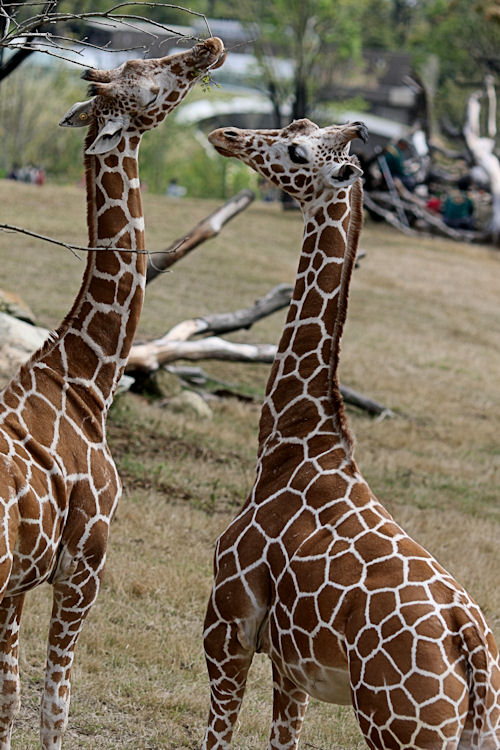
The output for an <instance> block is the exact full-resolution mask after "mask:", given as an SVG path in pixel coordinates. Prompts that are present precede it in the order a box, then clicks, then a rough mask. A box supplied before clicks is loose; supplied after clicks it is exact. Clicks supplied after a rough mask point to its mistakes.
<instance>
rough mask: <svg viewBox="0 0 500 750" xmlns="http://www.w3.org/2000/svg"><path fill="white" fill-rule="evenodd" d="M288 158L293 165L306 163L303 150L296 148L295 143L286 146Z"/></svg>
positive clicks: (299, 147)
mask: <svg viewBox="0 0 500 750" xmlns="http://www.w3.org/2000/svg"><path fill="white" fill-rule="evenodd" d="M288 156H289V157H290V159H291V160H292V161H293V163H294V164H307V162H308V159H307V157H306V152H305V151H304V149H303V148H302V147H301V146H297V145H296V144H295V143H292V145H291V146H288Z"/></svg>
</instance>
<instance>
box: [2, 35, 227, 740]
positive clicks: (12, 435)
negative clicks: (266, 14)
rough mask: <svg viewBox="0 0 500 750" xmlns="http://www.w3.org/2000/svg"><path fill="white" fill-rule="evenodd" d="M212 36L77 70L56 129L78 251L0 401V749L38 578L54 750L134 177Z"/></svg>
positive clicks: (98, 499) (91, 545) (97, 559)
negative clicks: (57, 315) (80, 131)
mask: <svg viewBox="0 0 500 750" xmlns="http://www.w3.org/2000/svg"><path fill="white" fill-rule="evenodd" d="M222 60H223V45H222V42H221V41H220V39H217V38H211V39H207V40H206V41H204V42H200V43H198V44H196V45H195V46H194V47H193V48H192V49H191V50H188V51H186V52H181V53H179V54H176V55H171V56H169V57H164V58H160V59H155V60H131V61H129V62H127V63H125V64H124V65H122V66H121V67H119V68H117V69H115V70H106V71H99V70H88V71H86V73H85V74H84V76H83V77H84V78H86V79H87V80H89V81H91V85H90V93H91V94H92V98H91V99H90V100H88V101H85V102H79V103H78V104H76V105H74V106H73V107H72V108H71V109H70V111H69V112H68V113H67V114H66V116H65V117H64V119H63V120H62V121H61V125H65V126H86V125H87V126H88V133H87V138H86V141H85V167H86V184H87V220H88V227H89V247H91V248H102V249H100V250H93V251H90V252H89V254H88V260H87V265H86V269H85V273H84V276H83V282H82V285H81V288H80V290H79V292H78V295H77V297H76V300H75V302H74V304H73V307H72V309H71V311H70V312H69V314H68V315H67V316H66V318H65V319H64V321H63V322H62V324H61V325H60V327H59V328H58V330H57V331H56V332H55V333H54V334H53V335H52V336H51V337H50V338H49V340H48V341H47V342H46V343H45V345H44V346H43V347H42V348H41V349H40V350H39V351H38V352H36V353H35V354H34V355H33V356H32V358H31V359H30V360H29V362H28V363H27V364H25V365H24V366H23V367H22V368H21V370H20V372H19V374H18V375H17V376H15V377H14V378H13V380H12V381H11V382H10V384H9V385H8V386H7V387H6V389H5V390H4V391H3V392H2V393H1V394H0V451H1V455H0V462H1V465H2V471H1V474H0V498H1V502H0V513H1V526H0V529H1V533H0V595H1V602H0V694H1V701H0V750H9V748H10V745H11V733H12V724H13V720H14V717H15V714H16V712H17V710H18V706H19V674H18V634H19V623H20V618H21V610H22V606H23V602H24V597H25V594H26V592H27V591H28V590H29V589H31V588H33V587H34V586H36V585H38V584H39V583H42V582H43V581H49V582H50V583H51V584H52V586H53V608H52V616H51V621H50V626H49V637H48V649H47V665H46V674H45V685H44V690H43V696H42V704H41V728H40V739H41V746H42V748H43V750H59V748H60V747H61V743H62V737H63V734H64V729H65V726H66V723H67V715H68V709H69V700H70V672H71V666H72V663H73V656H74V649H75V645H76V641H77V638H78V635H79V633H80V631H81V628H82V625H83V621H84V619H85V617H86V615H87V614H88V612H89V610H90V608H91V607H92V605H93V604H94V602H95V600H96V598H97V594H98V591H99V586H100V581H101V576H102V572H103V568H104V561H105V555H106V545H107V539H108V533H109V525H110V521H111V518H112V516H113V513H114V510H115V508H116V504H117V502H118V498H119V496H120V492H121V486H120V481H119V478H118V475H117V472H116V468H115V464H114V462H113V459H112V457H111V454H110V451H109V449H108V446H107V442H106V416H107V413H108V409H109V406H110V405H111V402H112V399H113V394H114V391H115V389H116V386H117V383H118V381H119V379H120V377H121V375H122V373H123V369H124V367H125V364H126V362H127V356H128V353H129V350H130V346H131V344H132V340H133V338H134V333H135V330H136V327H137V324H138V320H139V315H140V312H141V308H142V300H143V293H144V284H145V272H146V256H145V255H144V254H141V253H140V252H137V251H144V247H145V246H144V219H143V213H142V205H141V195H140V186H139V173H138V163H137V157H138V149H139V144H140V141H141V137H142V134H143V133H144V132H145V131H146V130H150V129H152V128H154V127H156V126H157V125H158V124H159V123H160V122H161V121H162V120H163V119H164V118H165V116H166V115H167V114H168V113H169V112H170V111H171V110H172V109H173V108H174V107H175V106H176V105H177V104H178V103H179V102H180V101H181V100H182V98H183V97H184V96H185V94H186V93H187V92H188V91H189V89H190V88H191V87H192V86H193V84H194V83H195V82H196V81H197V80H198V79H199V78H200V76H201V75H204V74H206V71H207V70H209V69H210V68H213V67H217V66H218V65H219V64H221V63H222Z"/></svg>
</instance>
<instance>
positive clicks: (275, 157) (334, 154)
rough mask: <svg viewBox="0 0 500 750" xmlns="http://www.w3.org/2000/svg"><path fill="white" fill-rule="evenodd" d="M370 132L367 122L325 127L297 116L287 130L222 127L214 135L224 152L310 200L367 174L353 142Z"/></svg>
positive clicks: (303, 199)
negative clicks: (352, 150) (352, 147)
mask: <svg viewBox="0 0 500 750" xmlns="http://www.w3.org/2000/svg"><path fill="white" fill-rule="evenodd" d="M367 135H368V134H367V130H366V127H365V126H364V125H363V123H362V122H352V123H349V124H348V125H331V126H330V127H327V128H319V127H318V126H317V125H315V124H314V123H313V122H311V121H310V120H295V122H292V123H291V125H288V126H287V127H286V128H283V129H282V130H240V129H239V128H219V129H218V130H214V131H213V132H212V133H210V135H209V136H208V139H209V141H210V143H212V145H213V146H215V148H216V149H217V151H218V152H219V153H220V154H222V155H223V156H235V157H236V158H237V159H240V160H241V161H243V162H245V164H248V165H249V166H250V167H252V168H253V169H254V170H255V171H256V172H258V173H259V174H260V175H262V176H263V177H265V178H266V179H268V180H271V182H273V183H274V184H275V185H277V186H278V187H280V188H281V189H282V190H284V191H285V192H287V193H290V195H293V196H294V198H296V199H297V200H298V201H299V202H300V203H303V204H304V203H307V202H309V201H311V200H313V199H314V198H315V197H316V196H318V195H321V194H323V193H324V191H325V190H329V191H332V189H333V190H340V189H341V188H345V187H348V186H349V185H351V184H352V183H353V182H354V181H355V180H357V179H358V177H360V176H361V175H362V171H361V169H360V167H359V164H358V161H357V159H356V157H355V156H350V155H349V145H350V142H351V141H352V140H353V139H354V138H361V139H362V140H363V141H365V140H366V138H367Z"/></svg>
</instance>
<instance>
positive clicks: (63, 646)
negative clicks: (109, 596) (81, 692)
mask: <svg viewBox="0 0 500 750" xmlns="http://www.w3.org/2000/svg"><path fill="white" fill-rule="evenodd" d="M107 531H108V525H107V523H105V522H104V521H100V522H99V521H97V522H95V523H94V524H93V525H92V526H91V527H90V530H89V532H88V534H86V535H85V536H84V537H83V538H82V539H80V541H79V544H78V548H77V552H76V554H74V555H71V554H68V551H67V550H64V551H63V552H62V553H61V561H62V564H61V565H59V566H58V569H57V571H56V574H55V576H54V579H53V588H54V592H53V605H52V616H51V621H50V628H49V639H48V646H47V664H46V670H45V685H44V691H43V696H42V704H41V716H40V740H41V746H42V750H60V748H61V744H62V738H63V735H64V731H65V729H66V724H67V720H68V712H69V704H70V692H71V668H72V665H73V659H74V652H75V646H76V642H77V640H78V637H79V635H80V632H81V630H82V627H83V623H84V621H85V618H86V616H87V615H88V613H89V612H90V610H91V608H92V606H93V604H94V603H95V601H96V599H97V595H98V593H99V588H100V583H101V576H102V572H103V568H104V562H105V556H106V543H107Z"/></svg>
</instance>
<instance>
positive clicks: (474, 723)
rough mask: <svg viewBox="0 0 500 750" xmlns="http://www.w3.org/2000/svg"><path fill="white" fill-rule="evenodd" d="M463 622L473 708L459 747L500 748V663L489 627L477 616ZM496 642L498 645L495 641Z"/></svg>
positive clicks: (463, 640)
mask: <svg viewBox="0 0 500 750" xmlns="http://www.w3.org/2000/svg"><path fill="white" fill-rule="evenodd" d="M470 614H471V616H470V617H469V618H468V619H467V620H465V621H464V622H463V624H462V627H461V630H460V635H461V640H462V651H463V653H464V655H465V658H466V660H467V676H468V683H469V711H468V714H467V719H466V722H465V726H464V730H463V732H462V737H461V739H460V743H459V746H458V750H466V749H467V750H468V749H469V748H470V750H498V748H500V703H499V698H500V665H499V660H498V652H497V651H496V647H494V649H493V648H492V644H491V643H490V642H489V639H488V633H489V628H488V626H487V625H486V623H485V622H484V620H483V618H482V617H481V621H482V622H481V623H479V622H478V621H477V620H476V618H475V617H474V615H473V614H472V613H470ZM493 645H494V644H493Z"/></svg>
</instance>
